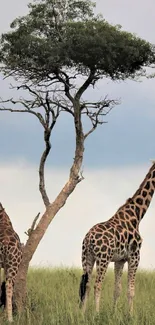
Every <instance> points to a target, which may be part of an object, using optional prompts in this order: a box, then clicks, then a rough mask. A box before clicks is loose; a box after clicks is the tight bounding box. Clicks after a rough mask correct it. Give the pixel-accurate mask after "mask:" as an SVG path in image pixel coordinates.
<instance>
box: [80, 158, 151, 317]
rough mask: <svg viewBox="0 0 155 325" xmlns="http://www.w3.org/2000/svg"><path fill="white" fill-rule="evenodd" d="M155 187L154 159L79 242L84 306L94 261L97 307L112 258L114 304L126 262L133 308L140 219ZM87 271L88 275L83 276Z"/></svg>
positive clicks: (130, 299)
mask: <svg viewBox="0 0 155 325" xmlns="http://www.w3.org/2000/svg"><path fill="white" fill-rule="evenodd" d="M154 190H155V163H153V166H152V167H151V168H150V170H149V172H148V174H147V175H146V177H145V179H144V181H143V182H142V184H141V185H140V187H139V188H138V190H137V191H136V193H135V194H134V195H133V197H132V198H129V199H128V200H127V201H126V203H125V204H124V205H123V206H121V207H120V208H119V209H118V211H117V212H116V214H115V215H114V216H113V217H112V218H110V219H109V220H108V221H106V222H102V223H98V224H96V225H95V226H93V227H92V228H91V229H90V230H89V232H88V233H87V234H86V236H85V238H84V240H83V244H82V266H83V271H84V274H83V276H82V279H81V284H80V298H81V303H82V307H83V310H84V311H85V308H86V302H87V298H88V295H89V290H90V278H91V273H92V270H93V267H94V264H95V263H96V281H95V302H96V311H97V312H98V311H99V303H100V294H101V286H102V282H103V280H104V277H105V274H106V270H107V268H108V265H109V263H110V262H114V273H115V286H114V306H115V305H116V302H117V299H118V297H119V295H120V292H121V276H122V273H123V267H124V264H125V262H128V303H129V310H130V312H132V310H133V297H134V290H135V275H136V271H137V268H138V265H139V261H140V248H141V244H142V238H141V236H140V233H139V223H140V221H141V219H142V218H143V216H144V214H145V212H146V211H147V209H148V207H149V205H150V201H151V199H152V196H153V194H154ZM86 275H87V276H86Z"/></svg>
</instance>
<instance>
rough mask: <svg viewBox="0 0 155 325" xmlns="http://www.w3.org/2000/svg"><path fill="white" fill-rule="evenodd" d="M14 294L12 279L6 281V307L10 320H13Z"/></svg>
mask: <svg viewBox="0 0 155 325" xmlns="http://www.w3.org/2000/svg"><path fill="white" fill-rule="evenodd" d="M12 296H13V283H12V280H11V279H8V280H7V281H6V309H7V315H8V321H9V322H12V321H13V318H12Z"/></svg>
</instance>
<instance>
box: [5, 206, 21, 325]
mask: <svg viewBox="0 0 155 325" xmlns="http://www.w3.org/2000/svg"><path fill="white" fill-rule="evenodd" d="M21 259H22V245H21V243H20V239H19V237H18V235H17V234H16V232H15V231H14V229H13V227H12V224H11V221H10V219H9V217H8V215H7V214H6V212H5V210H4V208H3V207H2V204H1V203H0V272H1V268H3V269H4V274H5V281H6V284H5V287H6V310H7V315H8V320H9V321H10V322H11V321H12V296H13V286H14V282H15V279H16V275H17V272H18V268H19V265H20V262H21Z"/></svg>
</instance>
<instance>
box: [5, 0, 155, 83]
mask: <svg viewBox="0 0 155 325" xmlns="http://www.w3.org/2000/svg"><path fill="white" fill-rule="evenodd" d="M29 9H30V12H29V14H28V15H27V16H24V17H20V18H17V19H15V20H14V21H13V22H12V24H11V29H12V30H11V31H10V32H9V33H5V34H3V35H2V39H1V47H0V59H1V63H2V64H3V72H4V73H5V74H10V73H11V75H14V76H17V77H19V76H20V77H22V78H23V79H26V80H33V81H36V82H37V81H39V80H45V79H47V78H48V77H49V76H51V75H53V76H58V75H59V74H60V72H62V71H64V72H68V73H75V72H76V73H79V74H82V75H86V76H87V75H88V74H89V73H90V71H91V72H92V74H93V80H94V81H95V80H96V79H95V77H96V78H101V77H103V76H105V77H110V78H111V79H113V80H116V79H126V78H129V77H130V78H134V77H135V75H136V73H137V72H142V67H145V66H150V64H152V63H153V62H154V60H155V49H154V46H153V45H151V44H150V43H149V42H146V41H145V40H142V39H141V38H139V37H137V36H136V35H133V34H131V33H128V32H125V31H122V30H121V27H120V26H119V25H117V26H112V25H110V24H109V23H108V22H107V21H105V20H104V19H103V18H102V17H101V16H95V15H94V13H93V3H92V2H91V1H90V0H83V1H82V0H81V1H78V0H69V1H67V0H61V1H55V0H41V1H34V2H33V3H32V4H29Z"/></svg>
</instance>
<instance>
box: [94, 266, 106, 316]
mask: <svg viewBox="0 0 155 325" xmlns="http://www.w3.org/2000/svg"><path fill="white" fill-rule="evenodd" d="M108 265H109V262H104V263H102V261H101V260H99V261H96V273H97V275H96V280H95V287H94V294H95V305H96V312H97V313H98V312H99V309H100V297H101V289H102V282H103V280H104V278H105V274H106V271H107V268H108Z"/></svg>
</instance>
